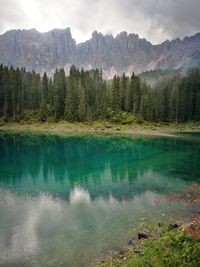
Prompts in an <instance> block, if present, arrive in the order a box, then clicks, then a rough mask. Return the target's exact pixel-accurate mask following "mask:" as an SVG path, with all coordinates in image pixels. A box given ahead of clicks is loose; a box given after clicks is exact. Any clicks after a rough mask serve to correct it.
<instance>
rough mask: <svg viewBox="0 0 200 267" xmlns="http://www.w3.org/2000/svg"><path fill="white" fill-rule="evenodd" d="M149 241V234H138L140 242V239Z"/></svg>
mask: <svg viewBox="0 0 200 267" xmlns="http://www.w3.org/2000/svg"><path fill="white" fill-rule="evenodd" d="M142 238H143V239H147V238H148V235H147V233H145V232H140V233H138V240H140V239H142Z"/></svg>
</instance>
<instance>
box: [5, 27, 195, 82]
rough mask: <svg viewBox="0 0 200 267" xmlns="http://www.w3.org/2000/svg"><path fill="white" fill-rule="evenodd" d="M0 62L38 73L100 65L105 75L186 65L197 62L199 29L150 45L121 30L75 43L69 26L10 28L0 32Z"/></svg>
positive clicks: (96, 34) (188, 66)
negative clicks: (43, 29) (41, 31)
mask: <svg viewBox="0 0 200 267" xmlns="http://www.w3.org/2000/svg"><path fill="white" fill-rule="evenodd" d="M0 63H2V64H4V65H7V66H11V65H13V66H14V67H26V68H27V69H28V70H32V69H34V70H35V71H37V72H40V73H42V72H44V71H47V72H48V73H52V72H53V71H54V70H55V68H60V67H64V68H65V70H66V71H68V70H69V67H70V66H71V65H72V64H75V65H76V66H77V67H80V68H81V67H84V68H86V69H87V68H88V69H90V68H102V69H103V71H104V75H105V77H106V78H111V77H112V76H113V75H114V74H122V73H123V72H125V73H126V74H127V75H131V74H132V72H133V71H134V72H135V73H136V74H137V73H141V72H144V71H150V70H156V69H160V70H172V69H179V68H182V69H188V68H190V67H196V66H199V65H200V33H197V34H196V35H194V36H192V37H186V38H184V39H183V40H180V39H176V40H173V41H166V42H164V43H162V44H159V45H152V44H151V43H150V42H148V41H147V40H145V39H140V38H139V36H138V35H136V34H127V33H126V32H121V33H120V34H118V35H117V36H116V37H115V38H114V37H113V36H112V35H103V34H101V33H98V32H96V31H95V32H93V34H92V37H91V39H90V40H88V41H86V42H84V43H81V44H78V45H77V44H76V41H75V40H74V39H73V38H72V36H71V31H70V29H69V28H67V29H64V30H60V29H54V30H52V31H50V32H46V33H40V32H38V31H36V30H35V29H31V30H11V31H8V32H6V33H4V34H2V35H0Z"/></svg>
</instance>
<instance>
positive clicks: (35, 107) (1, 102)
mask: <svg viewBox="0 0 200 267" xmlns="http://www.w3.org/2000/svg"><path fill="white" fill-rule="evenodd" d="M199 85H200V71H199V70H191V71H189V72H188V73H187V75H186V76H185V77H181V76H180V75H179V74H177V75H175V76H171V77H169V78H166V79H164V80H162V81H159V82H158V83H157V84H156V85H154V86H153V87H150V86H147V85H146V84H145V83H144V82H141V80H140V78H139V77H138V76H135V75H134V73H133V75H132V76H131V77H130V78H129V77H127V76H125V75H123V76H122V77H118V76H114V78H113V80H112V81H111V83H110V82H106V81H104V80H103V78H102V71H101V70H98V69H96V70H91V71H84V70H83V69H82V70H81V71H79V70H78V69H77V68H75V67H74V66H72V67H71V69H70V73H69V75H68V76H66V75H65V72H64V69H60V70H56V71H55V74H54V76H53V78H49V77H48V76H47V74H46V73H44V75H43V76H42V77H40V75H39V74H36V73H35V72H34V71H33V72H26V70H25V69H24V68H22V69H16V70H15V69H14V68H12V67H11V68H7V67H4V66H2V65H1V66H0V118H1V120H2V121H20V120H27V121H28V120H30V119H35V120H38V121H42V122H43V121H47V120H48V121H49V120H50V121H57V120H66V121H68V122H76V121H77V122H85V121H94V120H109V121H111V122H113V123H121V124H130V123H132V122H134V120H136V121H137V122H138V123H143V121H144V120H146V121H153V122H186V121H199V120H200V86H199Z"/></svg>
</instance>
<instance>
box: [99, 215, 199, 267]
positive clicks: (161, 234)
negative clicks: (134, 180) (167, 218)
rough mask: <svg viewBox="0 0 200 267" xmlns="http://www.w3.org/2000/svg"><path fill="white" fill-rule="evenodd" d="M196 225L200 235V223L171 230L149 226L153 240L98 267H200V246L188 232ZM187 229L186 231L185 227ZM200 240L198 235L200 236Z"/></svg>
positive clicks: (121, 253) (145, 241)
mask: <svg viewBox="0 0 200 267" xmlns="http://www.w3.org/2000/svg"><path fill="white" fill-rule="evenodd" d="M191 225H195V228H196V229H197V230H196V232H197V234H199V232H198V231H199V230H200V220H199V219H197V220H196V221H195V223H194V222H193V223H192V224H191V223H190V224H188V225H187V226H185V225H183V226H182V227H179V228H176V229H171V228H170V226H168V225H167V224H165V225H162V224H160V223H159V226H157V227H152V226H148V231H149V233H150V237H149V238H148V239H147V240H140V241H138V243H137V244H136V245H135V246H133V247H132V248H129V249H128V250H121V252H120V253H118V254H115V255H113V256H112V257H110V258H109V259H107V260H106V261H102V262H101V263H99V264H98V265H97V266H101V267H109V266H113V267H114V266H116V267H118V266H120V267H147V266H148V267H150V266H151V267H174V266H176V267H199V266H200V256H199V255H200V243H199V241H200V240H199V239H195V238H194V237H193V235H192V234H191V233H190V232H189V231H188V230H187V229H188V228H189V227H191ZM185 227H186V228H185ZM198 237H199V236H198Z"/></svg>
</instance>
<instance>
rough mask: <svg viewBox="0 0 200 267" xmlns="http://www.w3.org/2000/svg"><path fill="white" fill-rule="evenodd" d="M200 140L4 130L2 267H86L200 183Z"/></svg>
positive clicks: (172, 209)
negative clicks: (171, 195) (167, 197)
mask: <svg viewBox="0 0 200 267" xmlns="http://www.w3.org/2000/svg"><path fill="white" fill-rule="evenodd" d="M199 163H200V142H199V139H198V138H196V139H195V140H193V139H192V140H190V138H188V137H187V139H186V140H182V139H178V138H174V139H173V138H170V139H167V138H147V137H145V138H144V137H140V138H139V137H137V138H136V137H135V138H130V137H119V136H118V137H112V136H93V137H92V136H73V137H65V138H63V137H56V136H45V135H31V134H29V135H24V134H21V135H20V134H6V133H1V134H0V266H20V267H21V266H38V267H40V266H41V267H45V266H52V267H56V266H70V267H71V266H72V267H79V266H89V265H90V264H92V263H93V262H95V261H96V260H98V259H100V258H101V257H103V256H104V255H106V253H108V252H109V251H112V250H115V249H116V248H119V247H124V246H126V245H127V241H128V240H129V239H130V238H131V237H132V236H133V235H134V233H135V231H136V230H135V229H136V228H137V227H138V226H139V225H140V224H141V223H144V222H149V221H153V220H155V219H163V220H167V219H168V218H171V217H172V218H173V216H176V217H178V218H179V217H181V216H183V215H184V216H185V215H188V214H191V213H192V212H194V210H193V209H194V208H193V207H192V208H191V207H190V208H188V205H187V204H186V203H181V202H169V201H167V200H163V201H161V202H159V201H157V200H158V199H159V197H160V196H163V195H165V194H168V193H172V192H179V191H184V190H185V188H186V187H187V186H189V185H191V184H194V183H197V182H199V181H200V164H199Z"/></svg>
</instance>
